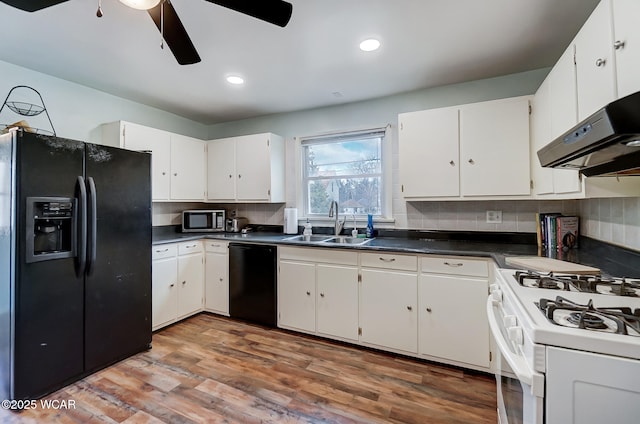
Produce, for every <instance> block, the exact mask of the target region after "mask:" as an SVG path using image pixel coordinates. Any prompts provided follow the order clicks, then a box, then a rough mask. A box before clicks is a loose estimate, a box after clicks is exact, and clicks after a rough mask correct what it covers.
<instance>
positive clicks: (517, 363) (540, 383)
mask: <svg viewBox="0 0 640 424" xmlns="http://www.w3.org/2000/svg"><path fill="white" fill-rule="evenodd" d="M499 305H500V303H498V304H494V301H493V298H492V297H491V296H489V297H488V298H487V317H488V319H489V328H490V329H491V334H493V338H494V340H495V341H496V344H497V345H498V349H500V353H501V354H502V356H503V357H504V358H505V359H506V360H507V362H508V363H509V366H510V367H511V369H512V370H513V372H514V373H515V375H516V376H517V377H518V380H520V382H521V383H524V384H526V385H527V386H529V387H531V394H533V395H534V396H537V397H543V396H544V376H543V375H542V374H539V373H537V372H535V371H531V370H530V369H529V366H528V365H527V361H526V359H525V358H524V357H523V356H521V355H518V354H517V353H514V352H513V351H512V350H511V349H510V346H509V345H510V344H511V342H510V341H508V340H506V339H505V337H504V335H503V334H502V331H500V325H499V324H498V319H497V318H496V314H497V309H498V307H499Z"/></svg>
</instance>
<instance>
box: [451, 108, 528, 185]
mask: <svg viewBox="0 0 640 424" xmlns="http://www.w3.org/2000/svg"><path fill="white" fill-rule="evenodd" d="M529 180H530V175H529V99H528V98H514V99H503V100H495V101H491V102H483V103H475V104H472V105H465V106H464V107H463V108H461V109H460V192H461V194H462V195H463V196H511V195H529V193H530V181H529Z"/></svg>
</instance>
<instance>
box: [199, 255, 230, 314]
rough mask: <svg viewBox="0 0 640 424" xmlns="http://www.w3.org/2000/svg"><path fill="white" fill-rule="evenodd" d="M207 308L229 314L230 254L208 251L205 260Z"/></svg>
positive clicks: (205, 297)
mask: <svg viewBox="0 0 640 424" xmlns="http://www.w3.org/2000/svg"><path fill="white" fill-rule="evenodd" d="M204 299H205V308H206V309H207V310H208V311H211V312H217V313H219V314H223V315H227V316H228V315H229V255H228V254H222V253H207V256H206V260H205V293H204Z"/></svg>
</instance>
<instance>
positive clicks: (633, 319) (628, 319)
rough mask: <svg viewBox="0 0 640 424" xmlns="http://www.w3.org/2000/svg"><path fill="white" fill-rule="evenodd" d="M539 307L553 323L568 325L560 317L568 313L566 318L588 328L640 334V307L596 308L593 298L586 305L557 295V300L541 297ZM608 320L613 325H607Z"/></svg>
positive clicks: (567, 320)
mask: <svg viewBox="0 0 640 424" xmlns="http://www.w3.org/2000/svg"><path fill="white" fill-rule="evenodd" d="M537 305H538V308H539V309H540V310H541V311H542V313H543V314H544V315H545V316H546V317H547V319H548V320H549V321H550V322H552V323H553V324H556V325H560V326H567V325H565V324H564V322H563V320H562V319H561V318H560V317H561V316H562V315H566V317H565V318H564V320H566V322H567V323H569V324H572V325H570V326H574V325H575V326H577V327H578V328H584V329H588V330H596V331H598V330H604V331H612V332H614V333H616V334H625V335H629V332H630V331H631V334H632V335H634V336H640V308H637V309H635V310H631V308H628V307H611V308H609V307H607V308H596V307H594V306H593V300H589V302H588V303H587V304H586V305H581V304H579V303H575V302H572V301H570V300H568V299H566V298H564V297H562V296H557V297H556V298H555V300H551V299H540V302H538V303H537ZM607 322H609V323H611V325H607Z"/></svg>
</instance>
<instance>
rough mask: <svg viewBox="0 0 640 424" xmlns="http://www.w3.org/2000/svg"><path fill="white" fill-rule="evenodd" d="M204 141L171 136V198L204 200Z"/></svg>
mask: <svg viewBox="0 0 640 424" xmlns="http://www.w3.org/2000/svg"><path fill="white" fill-rule="evenodd" d="M204 150H205V149H204V142H203V141H200V140H196V139H195V138H190V137H184V136H179V135H172V136H171V199H173V200H200V201H203V200H204V185H205V160H206V157H205V154H204Z"/></svg>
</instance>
